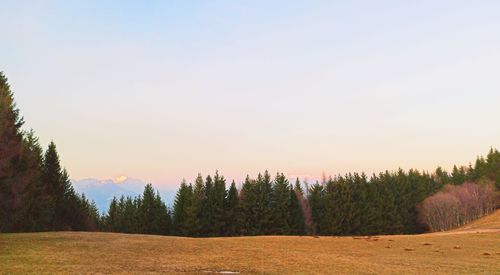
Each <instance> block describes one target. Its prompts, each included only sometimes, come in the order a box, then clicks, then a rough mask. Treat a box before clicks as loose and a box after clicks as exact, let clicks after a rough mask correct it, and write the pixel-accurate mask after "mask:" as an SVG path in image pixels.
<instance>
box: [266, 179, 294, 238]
mask: <svg viewBox="0 0 500 275" xmlns="http://www.w3.org/2000/svg"><path fill="white" fill-rule="evenodd" d="M270 199H271V200H272V201H271V204H272V210H273V211H272V215H273V218H272V223H273V224H272V226H273V228H272V229H271V232H270V233H271V234H278V235H284V234H289V233H290V226H289V224H288V222H289V221H290V212H289V211H290V202H291V188H290V184H289V183H288V179H287V178H286V177H285V175H284V174H283V173H281V174H280V173H278V174H277V175H276V178H275V179H274V185H273V188H272V196H271V198H270Z"/></svg>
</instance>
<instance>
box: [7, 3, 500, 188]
mask: <svg viewBox="0 0 500 275" xmlns="http://www.w3.org/2000/svg"><path fill="white" fill-rule="evenodd" d="M0 7H1V8H0V25H1V26H2V31H1V32H2V35H1V36H0V71H4V73H5V74H6V75H7V77H8V78H9V81H10V84H11V88H12V90H13V92H14V95H15V100H16V102H17V105H18V107H19V108H20V109H21V113H22V115H23V116H24V118H25V120H26V124H25V127H26V128H27V129H29V128H33V129H34V130H35V131H36V133H37V135H38V136H39V137H40V141H41V144H42V145H43V146H46V145H47V144H48V143H49V142H50V141H51V140H53V141H54V142H55V143H56V144H57V146H58V151H59V153H60V155H61V160H62V163H63V165H64V166H65V167H66V168H67V169H68V171H69V173H70V175H71V177H72V178H74V179H82V178H101V179H106V178H116V177H119V176H128V177H134V178H140V179H143V180H145V181H150V182H154V183H155V184H160V185H171V186H176V185H178V184H179V182H180V181H181V180H182V178H186V179H188V180H193V179H194V178H195V177H196V175H197V173H198V172H201V173H202V174H203V175H206V174H208V173H213V172H214V171H215V170H219V171H220V173H222V174H224V175H225V176H226V178H228V179H236V180H237V181H240V180H242V179H243V178H244V177H245V176H246V175H247V174H249V175H250V176H256V175H257V173H258V172H259V171H264V170H265V169H268V170H269V171H270V172H271V173H273V174H274V173H276V171H280V172H283V173H285V174H287V175H288V176H290V177H296V176H298V177H301V178H309V179H314V178H319V177H321V175H322V174H323V173H325V174H326V175H330V174H332V175H335V174H339V173H341V174H342V173H346V172H355V171H357V172H362V171H364V172H366V173H372V172H380V171H384V170H395V169H397V168H398V167H401V168H403V169H409V168H416V169H420V170H428V171H431V170H434V169H435V168H436V167H437V166H442V167H444V168H446V169H450V168H451V166H452V165H453V164H461V165H462V164H463V165H467V164H468V163H469V162H471V161H474V160H475V158H476V156H478V155H480V154H486V153H487V152H488V150H489V149H490V147H493V148H500V127H499V126H500V122H499V118H500V108H499V107H498V106H499V105H498V104H499V103H500V77H499V73H500V51H499V49H500V31H499V30H500V16H499V14H500V1H439V0H437V1H436V0H433V1H185V0H184V1H32V2H30V1H5V0H1V1H0Z"/></svg>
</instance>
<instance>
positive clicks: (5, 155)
mask: <svg viewBox="0 0 500 275" xmlns="http://www.w3.org/2000/svg"><path fill="white" fill-rule="evenodd" d="M23 123H24V121H23V119H22V118H21V117H20V116H19V110H18V109H17V108H16V104H15V103H14V98H13V95H12V92H11V90H10V86H9V84H8V81H7V78H6V77H5V75H4V74H3V72H0V156H1V157H0V232H11V231H16V230H18V229H19V228H15V227H18V226H19V222H20V219H22V218H23V217H22V213H19V212H18V209H19V208H22V203H24V202H23V201H22V199H21V198H20V197H21V196H22V192H23V189H24V188H25V183H24V181H23V174H22V173H21V171H20V169H19V168H20V167H19V166H20V159H21V151H22V147H23V144H22V133H21V130H20V128H21V126H22V125H23Z"/></svg>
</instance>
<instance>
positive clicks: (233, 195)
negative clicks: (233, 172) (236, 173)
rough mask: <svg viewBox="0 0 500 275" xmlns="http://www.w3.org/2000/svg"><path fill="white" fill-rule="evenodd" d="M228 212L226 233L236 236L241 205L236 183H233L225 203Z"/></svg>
mask: <svg viewBox="0 0 500 275" xmlns="http://www.w3.org/2000/svg"><path fill="white" fill-rule="evenodd" d="M225 212H226V226H227V227H226V230H227V231H226V235H229V236H235V235H237V234H238V233H239V222H238V221H239V216H240V206H239V198H238V190H237V189H236V183H235V182H234V180H233V182H232V183H231V186H230V187H229V191H228V194H227V199H226V203H225Z"/></svg>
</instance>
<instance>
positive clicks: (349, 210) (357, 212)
mask: <svg viewBox="0 0 500 275" xmlns="http://www.w3.org/2000/svg"><path fill="white" fill-rule="evenodd" d="M499 160H500V153H499V152H498V151H497V150H493V149H491V150H490V152H489V153H488V155H487V157H486V158H483V157H479V158H478V159H477V161H476V164H475V165H474V166H472V165H469V166H468V167H460V168H458V167H457V166H454V168H453V170H452V172H451V173H448V172H446V171H444V170H443V169H442V168H437V169H436V170H435V171H434V172H433V173H427V172H420V171H417V170H413V169H411V170H409V171H404V170H402V169H399V170H397V171H395V172H389V171H386V172H383V173H379V174H373V175H372V176H371V177H367V176H366V175H365V174H363V173H361V174H359V173H349V174H346V175H343V176H341V175H339V176H335V177H329V178H324V179H323V180H322V181H321V182H316V183H314V184H312V185H309V184H307V183H302V184H301V183H300V181H299V179H296V181H295V183H294V184H291V183H290V182H289V180H288V179H287V178H286V177H285V175H284V174H283V173H277V174H276V176H275V177H274V178H272V177H271V175H270V174H269V172H267V171H265V172H264V173H262V174H259V175H258V176H257V178H255V179H252V178H250V177H249V176H247V177H246V179H245V181H244V182H243V183H242V184H241V186H240V188H237V186H236V183H235V182H234V181H232V183H231V184H230V185H229V188H227V186H226V179H225V178H224V176H222V175H220V174H219V173H218V172H216V173H215V175H214V176H210V175H209V176H207V177H206V178H203V177H202V176H201V175H200V174H199V175H198V176H197V178H196V179H195V181H194V184H193V183H187V182H186V181H183V182H182V183H181V185H180V187H179V189H178V191H177V194H176V197H175V201H174V204H173V207H172V208H171V210H168V209H166V208H165V204H164V203H163V202H161V198H160V197H159V195H158V194H157V195H156V197H155V198H156V200H157V201H158V205H162V207H159V208H157V209H162V210H160V213H162V214H161V215H163V216H164V217H166V218H165V219H166V220H165V221H164V224H165V226H167V225H168V226H167V227H165V228H164V230H165V231H164V232H162V233H160V234H172V235H179V236H192V237H204V236H241V235H306V234H309V235H326V236H329V235H383V234H413V233H421V232H426V231H429V230H437V228H439V227H437V226H436V224H435V223H433V220H432V219H429V218H426V217H433V218H436V215H433V214H430V213H436V212H439V211H443V212H444V214H446V215H447V217H454V218H455V220H454V222H453V223H450V225H449V226H448V227H446V229H449V228H453V227H456V226H459V225H462V224H464V223H466V222H470V221H471V220H473V219H476V218H479V217H481V216H483V215H485V214H488V213H490V212H491V211H492V210H493V209H494V207H495V201H498V199H496V198H495V191H494V190H495V185H494V184H493V183H496V184H497V185H498V181H497V180H496V179H497V178H496V177H497V176H498V172H497V171H500V161H499ZM474 182H475V183H474ZM464 183H465V184H464ZM476 183H477V184H476ZM147 189H151V186H148V187H147ZM466 191H467V192H466ZM443 192H444V193H447V194H453V195H454V196H455V197H457V199H456V200H454V202H453V203H454V204H453V206H454V207H452V208H450V207H449V206H450V204H449V203H448V202H449V200H444V201H443V200H441V199H440V198H442V195H441V194H442V193H443ZM146 193H150V195H149V196H152V194H153V193H154V192H153V191H148V192H146V191H145V193H144V194H143V197H145V196H146ZM465 194H469V195H471V196H472V195H473V197H472V198H471V197H467V196H466V195H465ZM436 198H437V199H436ZM140 200H141V196H139V197H137V198H135V199H133V198H131V197H128V198H124V197H122V198H120V199H119V200H116V199H114V200H113V202H112V203H111V206H110V210H109V211H108V214H107V215H104V216H103V217H102V224H103V225H106V226H107V227H105V230H110V231H117V232H138V233H145V232H146V231H134V230H133V229H131V228H137V225H132V226H130V227H125V228H126V229H120V230H113V229H111V228H114V227H113V226H111V227H110V224H112V223H113V222H112V221H111V220H113V219H114V218H112V216H113V215H112V214H109V213H113V212H114V210H113V209H115V208H116V205H117V201H119V203H118V205H119V207H118V209H122V210H119V211H118V212H120V213H123V214H122V218H121V219H125V218H126V217H127V214H125V213H127V211H126V210H125V209H126V205H134V202H135V201H140ZM127 202H128V203H127ZM136 204H137V203H136ZM120 205H121V206H120ZM137 205H138V204H137ZM132 208H133V207H132ZM133 209H135V210H133V211H131V212H130V213H132V212H134V213H137V212H139V213H141V211H143V210H139V208H138V207H135V208H133ZM165 209H166V210H165ZM457 211H458V212H459V213H465V214H461V215H462V216H460V215H458V216H457V215H455V214H456V213H458V212H457ZM134 215H137V214H134ZM140 215H143V214H140ZM159 215H160V214H159ZM437 220H439V221H440V222H445V219H440V218H438V219H437ZM135 221H136V222H138V223H139V224H140V220H139V219H135ZM118 228H123V227H118ZM439 230H442V229H439Z"/></svg>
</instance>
